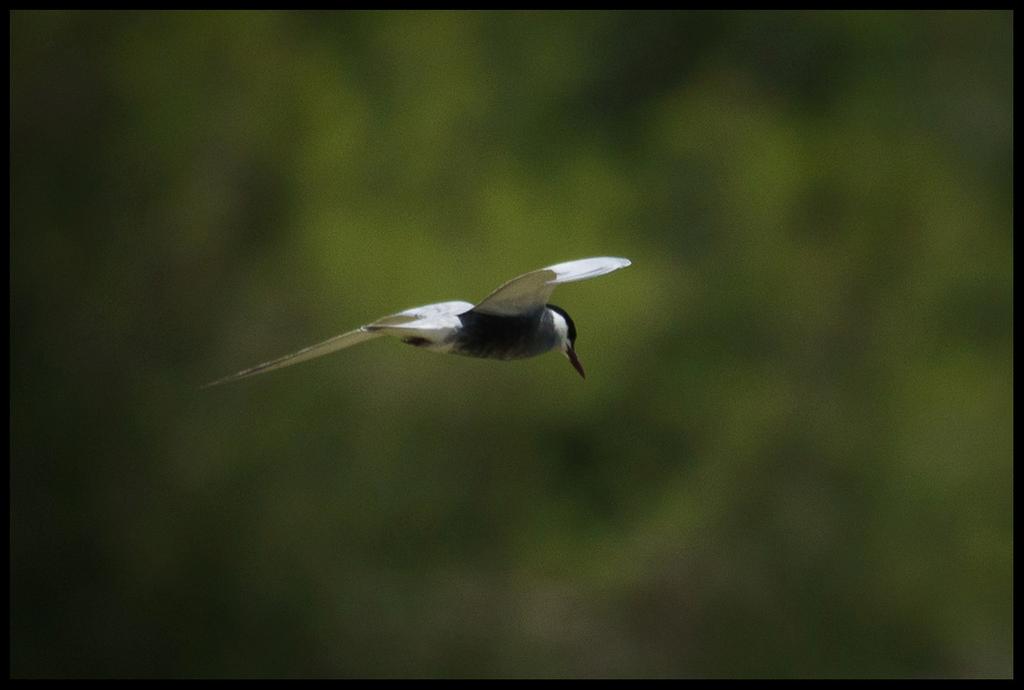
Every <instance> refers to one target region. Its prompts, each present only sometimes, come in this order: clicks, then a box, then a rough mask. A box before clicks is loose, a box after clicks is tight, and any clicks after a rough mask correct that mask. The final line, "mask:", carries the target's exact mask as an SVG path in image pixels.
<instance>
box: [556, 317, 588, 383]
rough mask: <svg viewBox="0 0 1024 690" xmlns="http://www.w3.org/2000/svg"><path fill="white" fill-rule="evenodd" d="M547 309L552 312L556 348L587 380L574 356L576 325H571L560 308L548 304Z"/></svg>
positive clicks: (569, 318)
mask: <svg viewBox="0 0 1024 690" xmlns="http://www.w3.org/2000/svg"><path fill="white" fill-rule="evenodd" d="M547 307H548V309H550V310H551V312H552V313H551V318H552V320H553V322H554V325H555V333H557V334H558V344H557V347H559V348H561V350H562V353H563V354H564V355H565V356H566V357H568V358H569V361H570V362H571V363H572V366H573V367H574V368H575V369H576V371H578V372H579V374H580V376H582V377H583V378H587V375H586V373H584V371H583V365H582V364H580V360H579V357H577V356H576V324H575V323H573V320H572V317H571V316H569V313H568V312H566V311H565V310H564V309H562V308H561V307H558V306H555V305H554V304H549V305H547Z"/></svg>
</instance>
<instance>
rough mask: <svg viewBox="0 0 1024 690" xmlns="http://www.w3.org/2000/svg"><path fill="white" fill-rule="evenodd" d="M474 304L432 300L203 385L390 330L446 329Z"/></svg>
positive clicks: (286, 364) (316, 354) (322, 352)
mask: <svg viewBox="0 0 1024 690" xmlns="http://www.w3.org/2000/svg"><path fill="white" fill-rule="evenodd" d="M472 308H473V305H472V304H470V303H469V302H440V303H438V304H428V305H425V306H422V307H413V308H412V309H406V310H405V311H402V312H399V313H397V314H391V315H390V316H385V317H383V318H380V319H377V320H376V321H374V322H373V323H370V324H367V325H365V326H361V327H359V328H357V329H356V330H354V331H349V332H348V333H342V334H341V335H336V336H334V337H333V338H329V339H327V340H325V341H323V342H322V343H317V344H316V345H310V346H309V347H304V348H302V349H301V350H299V351H298V352H292V353H291V354H288V355H284V356H283V357H278V358H277V359H272V360H270V361H269V362H264V363H263V364H257V365H256V366H254V367H251V368H249V369H245V370H243V371H240V372H238V373H237V374H232V375H231V376H225V377H224V378H222V379H217V380H216V381H212V382H210V383H208V384H206V385H205V386H203V388H209V387H211V386H218V385H220V384H222V383H230V382H232V381H237V380H239V379H244V378H246V377H248V376H255V375H256V374H263V373H266V372H268V371H273V370H274V369H280V368H282V367H289V366H291V365H293V364H298V363H299V362H305V361H308V360H310V359H314V358H316V357H322V356H323V355H326V354H330V353H331V352H337V351H338V350H342V349H344V348H346V347H351V346H353V345H357V344H358V343H361V342H363V341H365V340H370V339H372V338H378V337H380V336H382V335H388V334H389V332H390V331H394V332H396V333H397V332H400V331H401V330H404V329H409V328H411V329H417V330H423V331H430V330H438V331H444V330H445V329H447V328H450V327H451V326H452V324H453V320H454V321H455V322H457V321H458V319H457V317H456V315H457V314H461V313H462V312H465V311H469V310H470V309H472Z"/></svg>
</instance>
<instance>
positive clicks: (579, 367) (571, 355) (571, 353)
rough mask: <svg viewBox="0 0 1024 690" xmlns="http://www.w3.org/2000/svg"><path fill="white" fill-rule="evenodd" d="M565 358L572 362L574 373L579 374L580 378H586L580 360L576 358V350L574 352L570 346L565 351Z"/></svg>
mask: <svg viewBox="0 0 1024 690" xmlns="http://www.w3.org/2000/svg"><path fill="white" fill-rule="evenodd" d="M565 356H566V357H568V358H569V361H570V362H572V365H573V366H574V367H575V368H576V371H578V372H580V376H582V377H583V378H587V374H586V373H585V372H584V371H583V365H582V364H580V359H579V357H577V356H576V350H574V349H573V348H572V346H569V348H568V349H567V350H566V351H565Z"/></svg>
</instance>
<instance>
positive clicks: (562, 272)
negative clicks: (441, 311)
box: [473, 256, 631, 316]
mask: <svg viewBox="0 0 1024 690" xmlns="http://www.w3.org/2000/svg"><path fill="white" fill-rule="evenodd" d="M630 263H631V262H630V260H629V259H620V258H617V257H612V256H596V257H592V258H590V259H577V260H576V261H566V262H564V263H560V264H555V265H554V266H548V267H547V268H542V269H540V270H537V271H532V272H530V273H525V274H523V275H521V276H519V277H518V278H513V279H512V280H510V281H508V282H507V283H505V284H504V285H502V286H501V287H500V288H498V289H497V290H495V291H494V292H492V293H491V294H489V295H488V296H487V297H486V298H484V300H483V301H482V302H480V303H479V304H478V305H476V306H475V307H473V311H477V312H483V313H486V314H497V315H499V316H515V315H517V314H523V313H525V312H530V311H533V310H534V309H537V308H539V307H543V306H544V305H545V304H547V301H548V299H549V298H550V297H551V293H552V292H553V291H554V289H555V286H557V285H561V284H562V283H571V282H574V281H577V280H586V279H587V278H596V277H597V276H603V275H604V274H605V273H611V272H612V271H617V270H619V269H620V268H625V267H626V266H629V264H630Z"/></svg>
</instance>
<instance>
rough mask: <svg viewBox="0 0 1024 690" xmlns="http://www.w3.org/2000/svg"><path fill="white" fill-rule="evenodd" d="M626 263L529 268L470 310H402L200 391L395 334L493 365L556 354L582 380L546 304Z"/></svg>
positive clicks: (567, 328) (572, 339)
mask: <svg viewBox="0 0 1024 690" xmlns="http://www.w3.org/2000/svg"><path fill="white" fill-rule="evenodd" d="M631 263H632V262H631V261H630V260H629V259H623V258H619V257H611V256H598V257H591V258H588V259H576V260H575V261H565V262H562V263H558V264H555V265H553V266H548V267H546V268H541V269H538V270H536V271H530V272H529V273H524V274H523V275H521V276H518V277H516V278H513V279H512V280H509V281H507V282H506V283H504V284H502V285H501V286H500V287H499V288H497V289H496V290H494V291H493V292H491V294H489V295H488V296H487V297H485V298H484V299H483V300H482V301H481V302H479V303H477V304H475V305H474V304H472V303H471V302H464V301H460V300H455V301H450V302H438V303H437V304H427V305H424V306H421V307H413V308H411V309H406V310H405V311H400V312H398V313H396V314H390V315H388V316H384V317H382V318H380V319H377V320H376V321H373V322H371V323H368V324H366V325H363V326H360V327H359V328H357V329H355V330H352V331H348V332H347V333H342V334H341V335H336V336H334V337H333V338H329V339H328V340H325V341H323V342H321V343H317V344H316V345H310V346H309V347H305V348H303V349H301V350H298V351H297V352H292V353H291V354H287V355H284V356H283V357H278V358H277V359H272V360H270V361H269V362H264V363H263V364H257V365H256V366H254V367H250V368H249V369H244V370H242V371H240V372H238V373H237V374H231V375H230V376H225V377H224V378H220V379H217V380H216V381H211V382H210V383H207V384H206V385H204V386H202V388H210V387H212V386H219V385H221V384H224V383H231V382H233V381H238V380H240V379H244V378H248V377H250V376H255V375H257V374H265V373H267V372H268V371H274V370H275V369H280V368H282V367H288V366H291V365H293V364H298V363H300V362H306V361H308V360H311V359H314V358H316V357H322V356H323V355H326V354H329V353H331V352H336V351H338V350H341V349H344V348H347V347H351V346H353V345H356V344H358V343H362V342H365V341H367V340H372V339H374V338H379V337H381V336H393V337H397V338H399V339H400V340H401V341H402V342H404V343H406V344H408V345H413V346H415V347H418V348H421V349H423V350H428V351H430V352H438V353H444V354H455V355H463V356H467V357H482V358H486V359H498V360H514V359H525V358H527V357H536V356H537V355H541V354H544V353H546V352H550V351H551V350H559V351H561V352H562V353H563V354H564V355H565V356H566V357H567V358H568V359H569V362H570V363H571V364H572V366H573V368H575V369H576V371H577V372H579V375H580V376H581V377H583V378H586V372H585V371H584V370H583V365H582V364H580V360H579V357H578V356H577V355H576V337H577V330H576V324H575V323H574V322H573V320H572V317H570V316H569V313H568V312H566V311H565V310H564V309H562V308H561V307H559V306H556V305H554V304H549V303H548V299H549V298H550V297H551V293H552V292H553V291H554V289H555V288H556V287H557V286H558V285H561V284H562V283H572V282H575V281H578V280H587V279H588V278H596V277H598V276H602V275H605V274H607V273H611V272H612V271H617V270H619V269H620V268H625V267H627V266H629V265H630V264H631Z"/></svg>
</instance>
